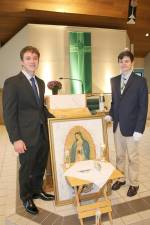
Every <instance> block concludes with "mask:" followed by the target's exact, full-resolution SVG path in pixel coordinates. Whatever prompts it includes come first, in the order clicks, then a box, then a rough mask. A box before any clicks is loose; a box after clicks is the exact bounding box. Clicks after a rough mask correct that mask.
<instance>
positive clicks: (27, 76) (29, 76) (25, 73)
mask: <svg viewBox="0 0 150 225" xmlns="http://www.w3.org/2000/svg"><path fill="white" fill-rule="evenodd" d="M21 72H22V73H23V74H24V75H25V77H26V78H27V79H28V81H29V82H30V84H31V86H32V82H31V78H32V77H33V78H34V80H35V85H36V87H37V91H38V94H39V87H38V83H37V80H36V78H35V75H34V76H32V75H30V74H28V73H27V72H26V71H25V70H22V71H21Z"/></svg>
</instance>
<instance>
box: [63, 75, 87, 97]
mask: <svg viewBox="0 0 150 225" xmlns="http://www.w3.org/2000/svg"><path fill="white" fill-rule="evenodd" d="M59 79H60V80H63V79H64V80H65V79H66V80H76V81H79V82H81V87H82V93H83V94H84V85H83V81H82V80H80V79H76V78H70V77H59Z"/></svg>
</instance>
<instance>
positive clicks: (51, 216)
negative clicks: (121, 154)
mask: <svg viewBox="0 0 150 225" xmlns="http://www.w3.org/2000/svg"><path fill="white" fill-rule="evenodd" d="M108 138H109V146H110V161H111V162H112V163H113V164H114V165H115V151H114V144H113V134H112V127H109V129H108ZM149 146H150V123H147V126H146V131H145V133H144V136H143V139H142V141H141V143H140V188H139V192H138V194H137V195H136V196H135V197H132V198H130V197H127V196H126V192H127V190H128V183H127V184H126V185H125V186H124V187H122V188H121V189H120V190H119V191H117V192H112V195H111V200H112V204H113V221H114V222H113V224H114V225H129V224H130V225H150V163H149V162H150V153H149V152H150V149H149V148H150V147H149ZM16 171H17V155H16V154H15V153H14V151H13V147H12V145H11V144H10V143H9V141H8V136H7V133H6V130H5V128H4V126H0V225H4V224H5V219H6V218H7V221H6V224H7V225H8V224H9V225H11V224H12V225H16V224H19V225H36V224H43V225H52V224H54V225H67V224H68V225H79V220H78V218H77V215H76V209H75V208H74V206H72V205H68V206H61V207H56V206H55V204H54V202H43V201H41V200H36V201H35V203H36V205H37V206H38V207H39V208H40V213H39V215H38V216H31V215H29V214H27V213H26V212H25V211H24V209H23V207H22V205H20V204H19V202H18V205H17V214H14V213H15V202H16ZM10 215H11V216H10ZM8 216H9V217H8ZM102 220H103V221H104V222H103V225H108V224H110V223H109V222H108V218H107V216H103V217H102ZM10 221H11V223H10ZM94 222H95V218H90V219H89V220H86V221H85V225H91V224H94Z"/></svg>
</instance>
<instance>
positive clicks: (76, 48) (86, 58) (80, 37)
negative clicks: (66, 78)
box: [69, 32, 92, 94]
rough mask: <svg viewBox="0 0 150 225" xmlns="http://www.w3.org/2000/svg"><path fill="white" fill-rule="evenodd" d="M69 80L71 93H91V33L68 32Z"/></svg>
mask: <svg viewBox="0 0 150 225" xmlns="http://www.w3.org/2000/svg"><path fill="white" fill-rule="evenodd" d="M69 41H70V48H69V50H70V75H71V76H70V78H73V79H78V80H81V81H82V82H83V91H82V83H81V82H79V81H77V80H75V81H73V80H72V81H71V93H72V94H77V93H82V92H83V93H92V66H91V33H90V32H70V33H69Z"/></svg>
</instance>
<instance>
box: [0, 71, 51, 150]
mask: <svg viewBox="0 0 150 225" xmlns="http://www.w3.org/2000/svg"><path fill="white" fill-rule="evenodd" d="M36 80H37V83H38V87H39V94H40V100H41V101H40V102H41V103H40V105H39V104H38V103H37V101H36V97H35V95H34V92H33V89H32V86H31V85H30V83H29V81H28V80H27V78H26V77H25V75H24V74H23V73H22V72H20V73H19V74H18V75H16V76H14V77H10V78H8V79H7V80H6V81H5V83H4V88H3V112H4V122H5V125H6V128H7V131H8V134H9V138H10V141H11V142H12V143H13V142H14V141H17V140H19V139H21V140H23V141H24V142H25V144H26V145H27V146H34V145H36V144H37V143H38V140H39V137H40V129H41V124H42V125H43V127H44V131H45V137H46V139H47V140H48V132H47V117H53V115H52V114H50V113H49V112H48V110H47V109H46V107H45V106H44V92H45V84H44V82H43V80H41V79H39V78H38V77H36Z"/></svg>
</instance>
